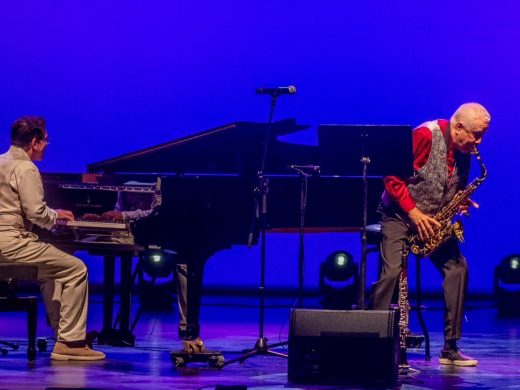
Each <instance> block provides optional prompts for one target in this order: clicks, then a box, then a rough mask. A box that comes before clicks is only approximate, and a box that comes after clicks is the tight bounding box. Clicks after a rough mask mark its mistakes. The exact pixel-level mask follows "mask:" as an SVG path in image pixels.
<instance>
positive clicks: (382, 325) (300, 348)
mask: <svg viewBox="0 0 520 390" xmlns="http://www.w3.org/2000/svg"><path fill="white" fill-rule="evenodd" d="M398 321H399V312H398V311H394V310H388V311H387V310H355V311H350V310H311V309H293V310H292V312H291V323H290V333H289V359H288V360H289V361H288V379H289V381H290V382H292V383H299V384H330V385H337V384H393V383H395V382H396V381H397V376H398V368H399V367H398V364H399V328H398Z"/></svg>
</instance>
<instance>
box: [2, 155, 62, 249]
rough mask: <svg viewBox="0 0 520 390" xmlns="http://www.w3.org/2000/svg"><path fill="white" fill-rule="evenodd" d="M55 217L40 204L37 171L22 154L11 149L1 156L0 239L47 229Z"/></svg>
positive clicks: (27, 156)
mask: <svg viewBox="0 0 520 390" xmlns="http://www.w3.org/2000/svg"><path fill="white" fill-rule="evenodd" d="M56 217H57V213H56V211H54V210H53V209H51V208H50V207H48V206H47V205H46V204H45V202H44V200H43V184H42V179H41V176H40V172H39V171H38V168H37V167H36V165H34V163H33V162H32V161H31V159H30V158H29V155H28V154H27V153H26V152H25V150H23V149H21V148H18V147H16V146H11V147H10V148H9V150H8V151H7V153H4V154H2V155H0V236H2V235H4V237H5V235H6V234H8V233H9V232H10V233H11V234H12V233H13V231H24V230H31V228H32V224H35V225H38V226H40V227H42V228H45V229H50V228H51V227H52V226H53V225H54V223H55V222H56ZM11 234H8V235H11ZM0 239H1V238H0Z"/></svg>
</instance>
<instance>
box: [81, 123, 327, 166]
mask: <svg viewBox="0 0 520 390" xmlns="http://www.w3.org/2000/svg"><path fill="white" fill-rule="evenodd" d="M306 128H308V126H302V125H296V123H295V120H294V119H285V120H281V121H277V122H274V123H273V127H272V132H271V141H270V144H269V153H268V156H267V163H266V169H265V172H268V173H284V172H285V173H286V172H287V166H288V165H290V164H312V163H315V162H316V161H317V160H318V151H317V147H315V146H308V145H299V144H291V143H287V142H282V141H279V140H278V139H276V137H277V136H280V135H285V134H290V133H294V132H297V131H301V130H303V129H306ZM267 130H268V125H267V123H255V122H233V123H230V124H227V125H224V126H220V127H217V128H214V129H210V130H206V131H203V132H200V133H197V134H192V135H189V136H186V137H182V138H179V139H177V140H173V141H169V142H165V143H162V144H159V145H156V146H152V147H149V148H145V149H142V150H138V151H135V152H132V153H127V154H123V155H121V156H117V157H113V158H109V159H107V160H103V161H100V162H96V163H92V164H89V165H88V166H87V169H88V171H89V172H93V173H127V172H128V173H219V174H227V173H229V174H246V175H247V174H254V173H255V172H256V171H258V169H259V168H260V163H261V160H262V154H263V145H264V140H265V138H266V135H267Z"/></svg>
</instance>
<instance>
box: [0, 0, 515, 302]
mask: <svg viewBox="0 0 520 390" xmlns="http://www.w3.org/2000/svg"><path fill="white" fill-rule="evenodd" d="M518 11H519V9H518V5H517V4H516V3H515V2H507V1H504V2H502V1H498V2H493V4H492V5H491V4H489V2H484V1H482V2H479V1H473V2H471V3H468V2H454V1H446V0H438V1H435V2H417V1H393V2H389V1H380V2H378V1H364V2H354V1H338V0H335V1H317V0H307V1H284V0H262V1H238V0H236V1H232V0H221V1H218V2H211V1H203V2H201V1H196V0H195V1H165V0H158V1H146V2H145V1H122V0H113V1H108V2H107V1H100V0H91V1H88V2H68V1H63V0H62V1H60V0H54V1H23V0H22V1H17V2H2V4H1V5H0V57H1V58H0V128H1V129H2V131H1V133H0V134H1V136H0V146H1V149H6V148H7V147H8V145H9V128H10V125H11V123H12V122H13V120H14V119H16V118H17V117H18V116H21V115H27V114H37V115H43V116H45V117H46V118H47V120H48V129H49V134H50V137H51V139H52V145H51V146H50V147H49V148H48V153H47V156H46V160H45V161H44V162H43V163H41V164H40V168H41V170H42V171H47V172H58V171H65V172H82V171H84V170H85V165H86V164H87V163H90V162H95V161H98V160H101V159H104V158H107V157H110V156H115V155H118V154H121V153H124V152H130V151H133V150H136V149H139V148H143V147H146V146H151V145H154V144H157V143H160V142H164V141H168V140H172V139H175V138H177V137H180V136H184V135H187V134H190V133H193V132H196V131H201V130H205V129H208V128H211V127H214V126H218V125H222V124H225V123H228V122H232V121H235V120H248V121H264V120H266V119H267V116H268V109H269V101H268V98H267V97H266V96H258V95H256V94H255V93H254V91H255V88H257V87H261V86H264V87H265V86H282V85H289V84H294V85H295V86H296V87H297V89H298V93H297V94H296V95H294V96H283V97H282V98H280V100H279V104H278V108H277V112H276V118H277V119H281V118H287V117H294V118H296V119H297V120H298V122H300V123H302V124H309V125H311V130H315V129H316V127H317V126H318V125H319V124H322V123H349V124H352V123H378V124H410V125H417V124H419V123H421V122H422V121H425V120H429V119H435V118H439V117H444V118H447V117H449V116H450V115H451V113H452V112H453V111H454V110H455V109H456V108H457V107H458V106H459V105H460V104H461V103H464V102H467V101H478V102H481V103H482V104H484V105H485V106H486V107H487V108H488V109H489V111H490V112H491V114H492V118H493V119H492V125H491V128H490V131H489V134H488V135H486V137H485V142H484V144H483V146H482V148H481V152H482V156H483V159H484V160H485V162H486V163H487V165H488V168H489V178H488V180H487V181H486V182H485V183H484V185H483V186H482V187H481V189H479V190H478V192H477V193H476V194H475V196H474V198H475V200H476V201H477V202H479V203H480V204H481V208H480V209H479V210H475V211H473V212H472V215H471V218H470V219H469V220H468V221H467V223H466V231H467V233H466V238H467V243H466V244H465V245H464V251H465V253H466V255H467V258H468V261H469V264H470V267H471V272H470V291H472V292H476V293H490V292H491V289H492V274H493V269H494V266H495V265H496V264H497V262H498V261H499V260H500V259H501V258H502V257H504V256H506V255H507V254H510V253H514V252H520V244H519V243H518V232H519V230H518V221H519V219H520V215H519V206H518V205H519V204H520V199H519V192H520V191H519V181H518V171H519V168H520V163H519V161H520V159H518V158H517V152H518V148H519V142H520V135H519V131H518V129H517V124H516V123H515V120H516V119H517V118H518V106H519V99H518V91H520V77H519V76H518V73H519V69H520V63H519V62H520V54H519V49H518V42H519V40H520V20H519V19H520V12H518ZM308 133H309V134H308V135H307V136H305V137H302V142H313V141H315V139H313V136H312V131H310V132H308ZM388 147H389V148H391V147H392V145H388ZM477 174H478V171H477V170H476V169H475V170H474V172H473V175H477ZM360 212H361V211H360ZM268 239H269V242H268V263H267V287H268V288H273V287H281V288H285V287H287V288H294V287H296V285H297V280H298V279H297V238H296V237H295V236H294V235H269V236H268ZM306 244H307V260H306V261H307V262H306V270H305V271H306V273H305V281H306V286H307V287H308V288H316V286H317V279H318V265H319V263H320V262H321V261H322V260H323V259H324V258H325V256H326V255H327V254H328V253H329V252H330V251H332V250H335V249H339V248H345V249H349V250H351V251H352V252H353V253H355V254H356V259H357V260H359V237H358V236H357V235H346V234H327V235H325V234H323V235H313V236H308V237H307V241H306ZM86 261H87V263H88V265H89V267H90V269H91V271H90V275H91V279H92V280H93V281H99V280H100V279H101V275H100V274H101V268H100V266H99V265H100V264H99V263H100V262H99V259H89V258H87V259H86ZM370 262H371V263H373V262H375V259H371V260H370ZM258 263H259V250H258V248H254V249H251V250H248V249H246V248H233V249H231V250H229V251H224V252H221V253H219V254H217V255H216V256H214V258H213V259H211V260H210V261H209V263H208V266H207V268H206V269H207V272H206V283H207V285H211V286H223V287H230V288H233V287H254V286H256V284H257V283H258V269H259V266H258ZM371 266H372V265H371ZM425 271H426V273H425V276H424V279H425V288H426V289H427V290H431V291H440V287H439V281H440V278H439V276H438V275H437V274H436V271H435V270H434V269H433V268H432V267H431V266H429V265H428V266H425ZM374 278H375V274H374V272H370V273H369V282H371V281H372V280H373V279H374Z"/></svg>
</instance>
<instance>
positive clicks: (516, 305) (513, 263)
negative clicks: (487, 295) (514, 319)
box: [493, 254, 520, 316]
mask: <svg viewBox="0 0 520 390" xmlns="http://www.w3.org/2000/svg"><path fill="white" fill-rule="evenodd" d="M493 290H494V294H495V299H496V303H497V309H498V313H499V314H500V315H505V316H507V315H515V316H518V315H520V255H518V254H513V255H509V256H506V257H505V258H503V259H502V261H500V263H499V264H498V265H497V266H496V267H495V277H494V282H493Z"/></svg>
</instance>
